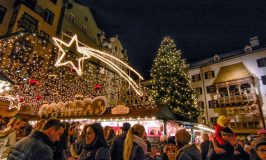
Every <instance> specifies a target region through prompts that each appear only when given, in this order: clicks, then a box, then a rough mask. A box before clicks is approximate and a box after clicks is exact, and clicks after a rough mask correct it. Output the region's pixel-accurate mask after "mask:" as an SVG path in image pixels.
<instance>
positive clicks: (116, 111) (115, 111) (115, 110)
mask: <svg viewBox="0 0 266 160" xmlns="http://www.w3.org/2000/svg"><path fill="white" fill-rule="evenodd" d="M111 113H112V114H128V113H129V107H126V106H124V105H118V106H116V107H114V108H112V110H111Z"/></svg>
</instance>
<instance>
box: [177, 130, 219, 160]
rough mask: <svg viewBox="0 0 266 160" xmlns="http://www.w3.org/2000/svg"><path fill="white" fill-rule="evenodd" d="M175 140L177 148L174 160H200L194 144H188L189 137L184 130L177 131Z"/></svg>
mask: <svg viewBox="0 0 266 160" xmlns="http://www.w3.org/2000/svg"><path fill="white" fill-rule="evenodd" d="M175 138H176V145H177V148H178V151H177V156H176V160H201V155H200V151H199V149H198V148H197V147H196V145H195V144H189V142H190V139H191V135H190V134H189V133H188V131H187V130H186V129H181V130H179V131H177V132H176V134H175ZM217 160H218V159H217Z"/></svg>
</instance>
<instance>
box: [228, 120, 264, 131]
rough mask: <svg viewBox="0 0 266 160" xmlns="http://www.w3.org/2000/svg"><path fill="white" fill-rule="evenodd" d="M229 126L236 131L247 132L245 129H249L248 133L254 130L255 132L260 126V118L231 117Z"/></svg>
mask: <svg viewBox="0 0 266 160" xmlns="http://www.w3.org/2000/svg"><path fill="white" fill-rule="evenodd" d="M230 127H232V128H233V129H234V131H235V132H236V133H241V132H243V133H247V130H249V131H248V132H249V133H251V132H254V131H255V133H256V131H257V129H258V128H259V127H260V118H259V117H249V118H232V119H231V123H230Z"/></svg>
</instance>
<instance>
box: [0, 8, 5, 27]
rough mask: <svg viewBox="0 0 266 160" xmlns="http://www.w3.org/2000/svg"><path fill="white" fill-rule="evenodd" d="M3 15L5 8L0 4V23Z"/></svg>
mask: <svg viewBox="0 0 266 160" xmlns="http://www.w3.org/2000/svg"><path fill="white" fill-rule="evenodd" d="M5 15H6V8H5V7H3V6H0V24H1V23H2V22H3V20H4V17H5Z"/></svg>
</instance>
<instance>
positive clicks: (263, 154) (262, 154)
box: [254, 136, 266, 160]
mask: <svg viewBox="0 0 266 160" xmlns="http://www.w3.org/2000/svg"><path fill="white" fill-rule="evenodd" d="M254 150H255V151H256V154H257V156H258V157H257V159H256V160H266V137H264V136H263V137H259V138H258V139H256V140H255V141H254Z"/></svg>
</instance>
